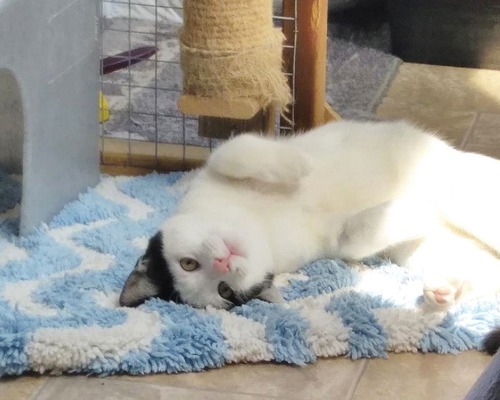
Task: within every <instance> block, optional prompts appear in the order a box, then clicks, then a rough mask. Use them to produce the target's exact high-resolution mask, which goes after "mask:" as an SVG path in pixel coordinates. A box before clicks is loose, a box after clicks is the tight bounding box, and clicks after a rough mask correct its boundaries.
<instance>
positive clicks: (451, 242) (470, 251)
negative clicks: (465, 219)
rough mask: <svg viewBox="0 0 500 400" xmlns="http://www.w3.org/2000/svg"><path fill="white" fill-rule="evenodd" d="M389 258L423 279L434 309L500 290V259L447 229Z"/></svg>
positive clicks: (401, 247)
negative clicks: (464, 298) (462, 299)
mask: <svg viewBox="0 0 500 400" xmlns="http://www.w3.org/2000/svg"><path fill="white" fill-rule="evenodd" d="M386 254H387V256H388V257H389V258H390V259H391V260H393V261H394V262H395V263H397V264H398V265H401V266H403V267H407V268H410V269H412V270H413V271H414V272H416V273H418V275H421V276H422V277H423V295H424V298H425V300H426V302H427V303H428V304H430V305H434V306H440V307H448V306H450V305H453V304H454V303H456V302H458V301H459V300H460V299H461V298H463V297H465V296H469V295H483V294H492V293H494V292H496V291H497V290H498V289H499V288H500V260H499V259H498V258H497V257H496V255H495V254H493V253H492V252H491V251H489V250H488V249H487V248H486V247H484V246H482V245H481V244H479V243H478V242H477V241H476V240H475V239H473V238H470V237H467V236H464V235H463V234H461V233H460V232H457V231H455V230H453V229H450V228H449V227H447V226H444V225H442V226H439V227H437V228H436V229H435V230H434V231H433V232H432V233H431V234H429V235H427V236H426V237H425V238H424V239H422V240H420V241H414V242H407V243H402V244H399V245H398V246H395V247H393V248H391V249H388V251H387V252H386Z"/></svg>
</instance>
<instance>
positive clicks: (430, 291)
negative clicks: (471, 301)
mask: <svg viewBox="0 0 500 400" xmlns="http://www.w3.org/2000/svg"><path fill="white" fill-rule="evenodd" d="M462 286H463V282H462V281H460V280H458V279H450V280H443V281H440V282H436V281H434V282H426V283H424V298H425V300H426V302H427V303H428V304H430V305H433V306H440V307H449V306H451V305H453V304H455V303H456V302H457V301H458V300H459V298H460V296H461V294H462Z"/></svg>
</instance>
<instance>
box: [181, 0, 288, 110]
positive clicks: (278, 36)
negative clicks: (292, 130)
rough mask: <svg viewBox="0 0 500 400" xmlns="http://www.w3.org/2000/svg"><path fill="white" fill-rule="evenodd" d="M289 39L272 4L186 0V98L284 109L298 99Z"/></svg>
mask: <svg viewBox="0 0 500 400" xmlns="http://www.w3.org/2000/svg"><path fill="white" fill-rule="evenodd" d="M284 38H285V37H284V35H283V33H282V32H281V30H280V29H276V28H274V26H273V21H272V1H269V0H230V1H228V0H226V1H222V0H185V1H184V27H183V28H182V29H181V31H180V46H181V66H182V71H183V76H184V79H183V85H184V87H183V91H184V94H189V95H195V96H200V97H209V98H222V99H224V100H236V99H238V100H241V99H252V100H256V101H258V103H259V105H260V106H261V107H262V108H265V107H267V106H269V105H271V104H277V105H279V106H280V107H281V108H282V109H283V108H284V107H286V105H287V104H289V103H290V102H291V100H292V96H291V92H290V88H289V86H288V82H287V78H286V76H285V74H284V72H283V61H282V46H283V41H284Z"/></svg>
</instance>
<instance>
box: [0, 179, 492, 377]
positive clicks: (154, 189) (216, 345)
mask: <svg viewBox="0 0 500 400" xmlns="http://www.w3.org/2000/svg"><path fill="white" fill-rule="evenodd" d="M192 176H193V174H180V173H173V174H164V175H162V174H150V175H148V176H145V177H138V178H127V177H117V178H110V177H103V179H102V181H101V183H100V184H99V185H98V186H97V187H96V188H93V189H91V190H89V191H88V192H87V193H85V194H82V195H81V196H80V197H79V199H78V200H77V201H75V202H72V203H70V204H68V205H67V206H66V207H65V208H64V209H63V210H62V211H61V212H60V213H59V214H58V215H57V216H56V217H55V218H54V219H53V221H52V222H50V223H49V224H47V225H42V226H40V228H39V229H38V230H37V231H36V232H34V233H33V234H31V235H29V236H27V237H23V238H19V237H16V236H15V234H14V233H15V228H14V225H15V223H16V222H17V220H18V218H17V217H16V213H15V212H12V210H10V211H9V209H10V208H13V207H14V206H15V205H16V203H18V202H19V198H20V183H19V180H18V179H17V180H16V179H13V178H12V177H10V176H9V175H7V174H4V173H2V174H0V188H2V189H1V190H3V192H2V193H3V195H4V199H5V200H4V201H2V203H1V204H0V206H1V207H2V208H1V209H0V375H17V374H22V373H24V372H28V371H35V372H41V373H44V372H50V373H64V372H68V373H85V374H98V375H108V374H116V373H130V374H146V373H156V372H169V373H175V372H183V371H200V370H203V369H206V368H216V367H220V366H222V365H224V364H227V363H238V362H258V361H272V360H274V361H278V362H285V363H291V364H296V365H304V364H306V363H311V362H314V361H315V360H317V359H318V357H334V356H341V355H347V356H349V357H352V358H371V357H387V356H388V353H389V352H402V351H413V352H416V351H424V352H429V351H432V352H440V353H457V352H460V351H463V350H467V349H473V348H477V346H478V344H479V342H480V339H481V337H482V336H483V335H484V334H485V333H486V332H487V331H488V330H489V329H490V328H491V327H493V326H494V325H497V324H499V323H500V312H499V310H498V309H499V307H498V305H499V304H498V301H497V299H496V298H493V297H491V298H489V297H483V298H478V299H471V300H469V301H467V302H465V303H462V304H460V305H458V306H455V307H453V308H452V309H450V310H448V311H447V312H445V311H440V310H429V309H426V308H425V306H424V303H423V301H422V296H421V287H422V286H421V285H422V284H421V281H420V277H419V276H417V275H414V274H412V273H411V272H410V271H407V270H405V269H403V268H399V267H397V266H395V265H393V264H391V263H389V262H387V261H384V260H380V259H377V258H370V259H367V260H365V262H364V263H363V264H356V265H347V264H345V263H344V262H342V261H340V260H319V261H317V262H314V263H312V264H310V265H308V266H305V267H304V268H303V269H302V270H301V271H299V272H298V273H296V274H283V275H281V276H278V278H277V284H278V285H279V287H280V288H281V290H282V293H283V296H284V298H285V299H286V300H287V302H286V303H285V304H284V305H276V304H268V303H264V302H261V301H258V300H254V301H251V302H249V303H248V304H246V305H244V306H241V307H236V308H234V309H233V310H231V311H229V312H228V311H222V310H215V309H211V308H209V309H207V310H197V309H193V308H191V307H189V306H186V305H177V304H173V303H169V302H165V301H161V300H158V299H152V300H150V301H148V302H146V304H144V305H143V306H141V307H139V308H136V309H129V308H121V307H118V296H119V293H120V290H121V288H122V285H123V283H124V281H125V279H126V277H127V276H128V274H129V272H130V270H131V268H132V266H133V265H134V264H135V261H136V259H137V257H138V256H139V255H141V253H142V252H143V251H144V248H145V246H146V244H147V240H148V238H149V237H150V236H151V235H152V234H153V233H154V232H155V231H156V230H157V229H158V227H159V226H160V224H161V223H162V221H163V220H164V219H165V218H166V217H167V216H168V215H170V214H171V213H172V212H173V211H174V210H175V207H176V204H177V202H178V200H179V198H180V197H181V196H182V195H183V193H184V192H185V190H186V188H187V187H188V185H189V182H190V179H192Z"/></svg>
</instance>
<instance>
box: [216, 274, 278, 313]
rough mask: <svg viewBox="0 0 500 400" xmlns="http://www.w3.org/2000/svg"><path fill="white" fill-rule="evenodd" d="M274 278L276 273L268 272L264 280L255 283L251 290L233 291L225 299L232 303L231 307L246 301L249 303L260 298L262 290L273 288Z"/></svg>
mask: <svg viewBox="0 0 500 400" xmlns="http://www.w3.org/2000/svg"><path fill="white" fill-rule="evenodd" d="M273 280H274V275H273V274H267V275H266V277H265V279H264V280H263V281H262V282H260V283H257V284H255V285H253V286H252V287H251V288H250V289H249V290H246V291H244V292H241V291H240V292H235V291H233V292H232V294H231V296H229V297H227V298H226V299H225V300H227V301H229V302H230V303H231V304H230V308H232V307H236V306H241V305H243V304H245V303H248V302H249V301H250V300H253V299H256V298H259V295H260V294H261V293H262V292H264V291H265V290H267V289H269V288H271V286H272V285H273Z"/></svg>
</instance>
